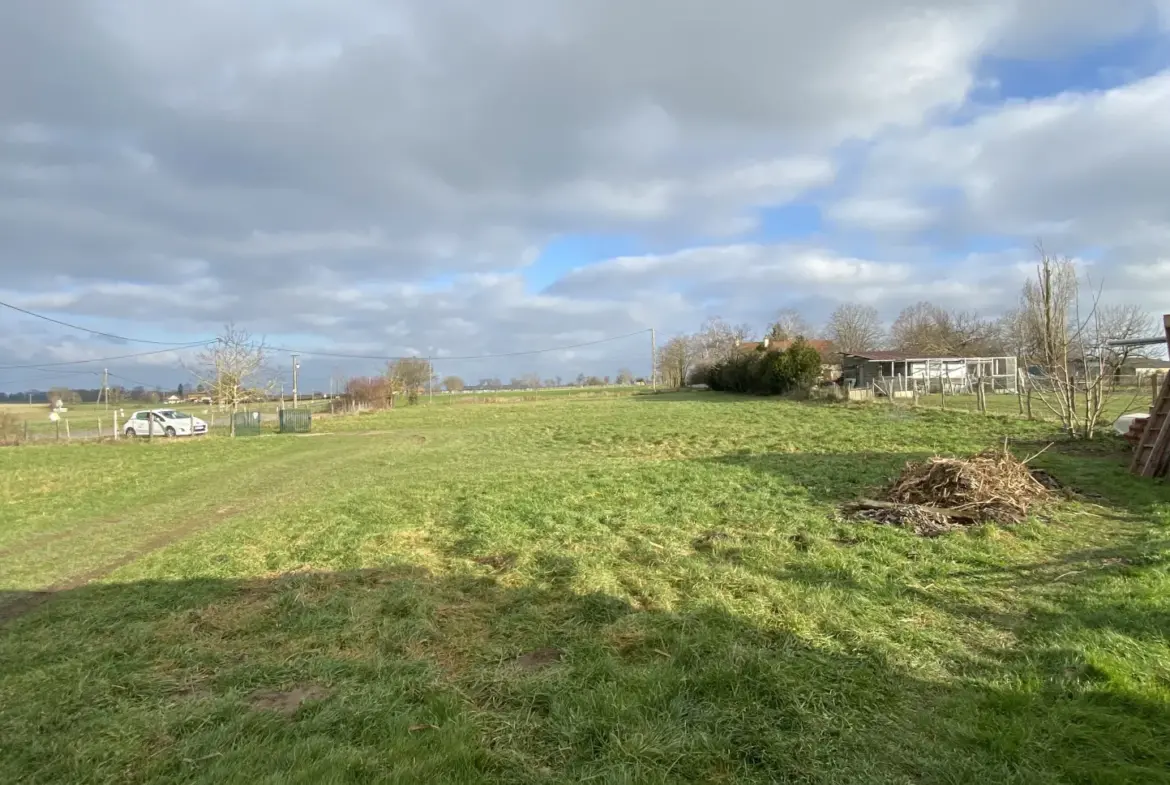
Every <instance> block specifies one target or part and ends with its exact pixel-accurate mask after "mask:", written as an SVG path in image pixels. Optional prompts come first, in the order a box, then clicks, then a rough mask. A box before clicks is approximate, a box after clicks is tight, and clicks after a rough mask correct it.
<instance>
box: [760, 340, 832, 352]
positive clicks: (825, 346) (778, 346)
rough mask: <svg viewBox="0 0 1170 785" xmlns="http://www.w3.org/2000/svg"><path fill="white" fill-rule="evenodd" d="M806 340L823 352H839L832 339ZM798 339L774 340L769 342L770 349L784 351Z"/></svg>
mask: <svg viewBox="0 0 1170 785" xmlns="http://www.w3.org/2000/svg"><path fill="white" fill-rule="evenodd" d="M804 342H805V343H807V344H808V345H809V346H811V347H812V348H814V349H816V350H817V351H818V352H820V353H821V354H837V351H836V349H835V347H834V346H833V342H832V341H826V340H822V339H820V338H806V339H804ZM794 343H796V341H774V342H772V343H770V344H768V348H769V349H775V350H776V351H778V352H783V351H786V350H787V349H788V347H790V346H792V344H794Z"/></svg>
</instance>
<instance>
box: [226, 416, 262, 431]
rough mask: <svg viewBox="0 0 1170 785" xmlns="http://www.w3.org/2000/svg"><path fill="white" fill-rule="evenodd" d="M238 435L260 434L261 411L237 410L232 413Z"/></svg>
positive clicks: (233, 423)
mask: <svg viewBox="0 0 1170 785" xmlns="http://www.w3.org/2000/svg"><path fill="white" fill-rule="evenodd" d="M232 425H233V426H234V428H233V429H234V430H235V433H236V436H259V435H260V412H236V413H235V414H233V415H232Z"/></svg>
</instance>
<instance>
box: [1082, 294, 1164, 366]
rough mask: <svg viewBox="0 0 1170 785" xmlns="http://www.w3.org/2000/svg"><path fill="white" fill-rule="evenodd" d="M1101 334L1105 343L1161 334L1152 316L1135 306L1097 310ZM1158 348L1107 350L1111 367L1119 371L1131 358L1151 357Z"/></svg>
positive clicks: (1108, 306)
mask: <svg viewBox="0 0 1170 785" xmlns="http://www.w3.org/2000/svg"><path fill="white" fill-rule="evenodd" d="M1097 313H1098V316H1099V320H1100V324H1101V333H1102V335H1103V337H1104V339H1105V340H1106V341H1110V340H1130V339H1133V338H1148V337H1150V336H1151V335H1157V334H1158V333H1160V332H1162V329H1161V325H1160V324H1159V322H1158V320H1157V319H1156V318H1154V316H1153V314H1151V313H1149V312H1148V311H1145V310H1142V309H1141V308H1140V307H1138V306H1136V305H1102V306H1100V307H1099V308H1097ZM1159 348H1160V347H1153V346H1118V347H1111V348H1110V349H1109V358H1110V362H1111V363H1112V365H1113V367H1114V368H1115V369H1116V370H1118V371H1120V370H1121V368H1122V366H1124V365H1125V362H1126V360H1128V359H1129V358H1131V357H1145V356H1151V355H1152V354H1153V353H1155V352H1157V351H1159Z"/></svg>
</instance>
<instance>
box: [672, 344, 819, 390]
mask: <svg viewBox="0 0 1170 785" xmlns="http://www.w3.org/2000/svg"><path fill="white" fill-rule="evenodd" d="M821 362H822V361H821V355H820V354H819V353H818V352H817V350H816V349H814V348H812V347H811V346H809V345H808V343H806V342H805V341H804V340H797V341H794V342H793V343H792V345H791V346H789V347H788V348H787V349H786V350H784V351H782V352H777V351H764V350H756V351H746V352H736V353H734V354H732V355H731V356H730V357H728V358H727V359H726V360H723V361H722V362H718V363H715V364H714V365H711V366H708V367H707V368H702V369H699V370H698V371H697V372H696V374H695V381H696V382H698V383H701V384H706V385H707V386H708V387H710V388H711V389H712V390H719V391H722V392H733V393H744V394H748V395H783V394H784V393H787V392H791V391H793V390H807V389H809V388H810V387H812V386H813V385H815V384H816V383H817V380H819V379H820V377H821Z"/></svg>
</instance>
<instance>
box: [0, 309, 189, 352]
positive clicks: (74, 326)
mask: <svg viewBox="0 0 1170 785" xmlns="http://www.w3.org/2000/svg"><path fill="white" fill-rule="evenodd" d="M0 306H4V307H5V308H11V309H12V310H14V311H17V312H19V313H23V314H25V315H26V316H32V317H33V318H36V319H43V320H44V321H46V322H52V323H53V324H59V325H61V326H62V327H68V328H69V329H71V330H81V331H82V332H84V333H89V334H90V335H100V336H101V337H102V338H112V339H113V340H115V341H127V342H129V343H149V344H154V345H155V346H179V344H177V343H174V342H171V341H151V340H149V339H147V338H127V337H126V336H125V335H114V334H113V333H103V332H101V331H100V330H91V329H89V328H88V327H82V326H81V325H77V324H70V323H69V322H63V321H61V320H60V319H54V318H53V317H51V316H45V315H44V314H39V313H33V312H32V311H29V310H26V309H24V308H21V307H20V306H17V305H13V304H12V303H6V302H2V301H0ZM203 343H209V341H204V342H203Z"/></svg>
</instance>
